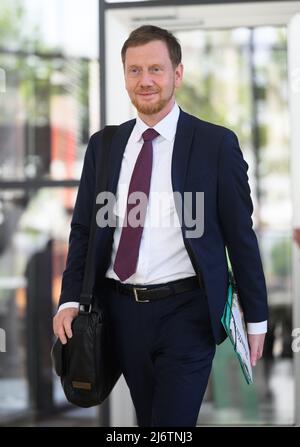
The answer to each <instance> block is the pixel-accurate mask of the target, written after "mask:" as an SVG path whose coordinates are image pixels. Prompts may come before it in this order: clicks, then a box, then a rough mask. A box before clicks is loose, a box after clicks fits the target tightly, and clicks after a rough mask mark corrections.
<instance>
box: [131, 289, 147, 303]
mask: <svg viewBox="0 0 300 447" xmlns="http://www.w3.org/2000/svg"><path fill="white" fill-rule="evenodd" d="M138 290H147V287H134V288H133V294H134V298H135V301H136V302H137V303H149V301H150V300H139V296H138Z"/></svg>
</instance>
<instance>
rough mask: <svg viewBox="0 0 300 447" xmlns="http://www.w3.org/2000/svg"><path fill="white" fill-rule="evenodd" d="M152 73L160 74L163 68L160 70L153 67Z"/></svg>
mask: <svg viewBox="0 0 300 447" xmlns="http://www.w3.org/2000/svg"><path fill="white" fill-rule="evenodd" d="M151 71H152V72H153V73H158V72H160V71H161V68H160V67H153V68H151Z"/></svg>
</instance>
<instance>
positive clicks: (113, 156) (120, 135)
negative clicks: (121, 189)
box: [107, 119, 136, 194]
mask: <svg viewBox="0 0 300 447" xmlns="http://www.w3.org/2000/svg"><path fill="white" fill-rule="evenodd" d="M135 122H136V120H135V119H134V120H130V121H127V122H126V123H123V124H121V125H120V126H119V128H118V130H117V132H116V134H115V135H114V137H113V140H112V145H111V150H110V156H109V164H108V166H109V167H108V169H109V170H108V173H109V175H108V184H107V190H108V191H110V192H112V193H113V194H115V193H116V190H117V185H118V180H119V176H120V170H121V164H122V158H123V153H124V151H125V148H126V145H127V142H128V139H129V137H130V134H131V132H132V129H133V127H134V125H135Z"/></svg>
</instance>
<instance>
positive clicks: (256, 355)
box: [248, 334, 266, 366]
mask: <svg viewBox="0 0 300 447" xmlns="http://www.w3.org/2000/svg"><path fill="white" fill-rule="evenodd" d="M265 335H266V334H248V341H249V347H250V358H251V366H255V365H256V362H257V360H259V359H260V358H261V356H262V353H263V349H264V342H265Z"/></svg>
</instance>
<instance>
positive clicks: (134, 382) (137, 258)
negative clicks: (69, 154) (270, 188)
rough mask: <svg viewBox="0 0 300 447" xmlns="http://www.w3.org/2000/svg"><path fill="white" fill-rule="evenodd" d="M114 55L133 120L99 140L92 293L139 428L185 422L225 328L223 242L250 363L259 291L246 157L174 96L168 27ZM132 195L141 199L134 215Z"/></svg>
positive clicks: (72, 261) (80, 230)
mask: <svg viewBox="0 0 300 447" xmlns="http://www.w3.org/2000/svg"><path fill="white" fill-rule="evenodd" d="M122 61H123V66H124V76H125V84H126V89H127V92H128V95H129V97H130V99H131V102H132V103H133V104H134V106H135V107H136V109H137V118H136V119H135V120H131V121H128V122H126V123H123V124H121V125H120V126H119V127H118V128H117V130H116V133H115V135H114V137H113V141H112V145H111V148H110V161H109V180H108V185H107V191H108V192H110V193H112V195H113V196H114V197H115V199H116V202H115V203H114V208H113V214H114V217H115V225H110V226H109V225H106V226H105V225H100V226H99V228H97V232H96V240H95V271H96V278H95V284H94V291H95V295H96V296H98V297H102V299H103V303H104V308H105V310H106V312H107V315H108V317H109V321H110V324H111V327H112V330H113V337H114V343H115V348H116V352H117V355H118V357H119V360H120V364H121V367H122V372H123V374H124V377H125V380H126V382H127V384H128V387H129V390H130V393H131V396H132V400H133V403H134V406H135V409H136V414H137V421H138V424H139V426H195V425H196V422H197V417H198V413H199V409H200V406H201V402H202V399H203V395H204V392H205V389H206V386H207V382H208V378H209V374H210V371H211V366H212V361H213V357H214V354H215V346H216V344H219V343H221V342H222V341H223V340H224V339H225V337H226V336H225V332H224V329H223V327H222V324H221V316H222V313H223V309H224V305H225V300H226V291H227V287H228V268H227V262H226V252H225V247H227V249H228V253H229V257H230V260H231V264H232V267H233V271H234V275H235V279H236V283H237V287H238V290H239V295H240V299H241V303H242V307H243V310H244V316H245V321H246V323H247V329H248V340H249V346H250V351H251V363H252V365H253V366H254V365H255V364H256V362H257V360H258V359H259V358H260V357H261V356H262V352H263V344H264V337H265V333H266V327H267V321H266V320H267V313H268V312H267V294H266V286H265V279H264V274H263V269H262V264H261V259H260V254H259V249H258V244H257V239H256V236H255V233H254V231H253V229H252V219H251V215H252V211H253V207H252V202H251V198H250V188H249V185H248V177H247V169H248V166H247V163H246V162H245V161H244V159H243V155H242V152H241V150H240V148H239V144H238V140H237V137H236V136H235V134H234V133H233V132H232V131H231V130H228V129H226V128H224V127H221V126H217V125H214V124H211V123H208V122H205V121H202V120H199V119H198V118H196V117H194V116H191V115H188V114H187V113H185V112H183V111H182V110H181V109H180V108H179V107H178V105H177V104H176V101H175V89H176V88H178V87H179V86H180V85H181V82H182V78H183V65H182V63H181V48H180V45H179V43H178V41H177V39H176V38H175V37H174V36H173V35H172V34H171V33H169V32H168V31H166V30H164V29H161V28H158V27H154V26H142V27H140V28H138V29H136V30H134V31H133V32H132V33H131V34H130V36H129V38H128V39H127V40H126V42H125V43H124V45H123V48H122ZM102 138H103V132H102V131H100V132H97V133H96V134H94V135H93V136H92V137H91V139H90V141H89V145H88V148H87V152H86V155H85V160H84V167H83V171H82V176H81V180H80V186H79V190H78V195H77V201H76V205H75V209H74V214H73V219H72V224H71V233H70V245H69V253H68V258H67V266H66V269H65V271H64V274H63V281H62V293H61V298H60V303H59V304H60V307H59V310H58V313H57V314H56V316H55V317H54V324H53V327H54V333H55V334H56V335H57V336H58V337H59V338H60V339H61V341H62V342H63V343H66V342H67V337H71V336H72V330H71V322H72V320H73V318H74V317H75V316H76V315H77V312H78V301H79V296H80V291H81V286H82V277H83V271H84V265H85V256H86V250H87V241H88V235H89V225H90V219H91V214H92V209H93V200H94V196H95V165H96V163H97V161H98V160H99V154H101V151H102V149H103V144H102ZM138 193H142V194H143V195H142V196H140V197H142V198H145V199H146V200H145V201H144V202H145V203H146V205H145V207H144V208H141V209H139V210H140V211H139V212H135V213H134V211H135V210H134V206H135V205H136V206H138V205H140V204H141V201H142V200H141V201H140V202H139V201H138V200H133V199H132V198H133V197H136V196H134V194H138ZM130 197H131V199H130ZM162 197H164V198H165V199H166V198H167V200H161V198H162ZM132 216H134V217H135V218H136V220H137V219H140V220H139V224H138V225H136V223H134V222H133V220H132V221H130V219H129V218H130V217H132ZM135 222H136V221H135ZM237 367H238V366H237Z"/></svg>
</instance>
